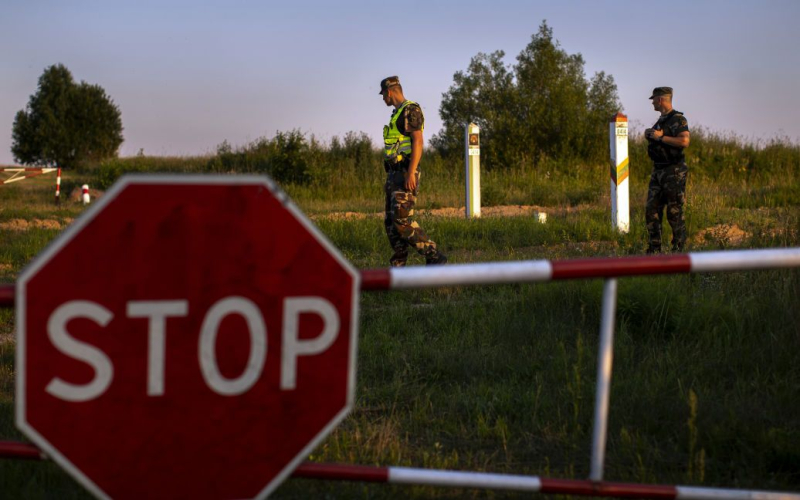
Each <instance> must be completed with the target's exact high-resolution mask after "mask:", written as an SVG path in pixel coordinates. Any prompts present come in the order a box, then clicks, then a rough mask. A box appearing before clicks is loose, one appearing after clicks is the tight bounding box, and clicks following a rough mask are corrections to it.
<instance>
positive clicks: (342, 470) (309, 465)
mask: <svg viewBox="0 0 800 500" xmlns="http://www.w3.org/2000/svg"><path fill="white" fill-rule="evenodd" d="M0 458H19V459H30V460H46V459H47V457H46V456H45V455H44V454H42V452H41V451H39V449H37V448H36V447H35V446H33V445H31V444H27V443H16V442H0ZM292 477H295V478H303V479H321V480H334V481H361V482H368V483H388V484H406V485H421V486H440V487H445V488H481V489H491V490H507V491H525V492H531V493H546V494H555V495H579V496H590V497H634V498H670V499H673V498H674V499H686V500H712V499H723V498H725V499H732V500H800V494H797V493H783V492H769V491H755V490H733V489H722V488H701V487H697V486H671V485H659V484H631V483H614V482H606V481H586V480H579V479H551V478H544V477H539V476H523V475H518V474H495V473H490V472H465V471H453V470H433V469H416V468H411V467H373V466H366V465H348V464H320V463H314V462H305V463H303V464H300V465H299V466H298V467H297V468H296V469H295V470H294V472H293V473H292Z"/></svg>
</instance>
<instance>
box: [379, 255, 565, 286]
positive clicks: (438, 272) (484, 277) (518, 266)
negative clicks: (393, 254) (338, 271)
mask: <svg viewBox="0 0 800 500" xmlns="http://www.w3.org/2000/svg"><path fill="white" fill-rule="evenodd" d="M552 275H553V266H552V264H550V262H549V261H546V260H532V261H518V262H488V263H485V264H453V265H449V266H414V267H403V268H392V269H391V271H390V276H391V284H390V288H391V289H393V290H398V289H403V288H425V287H438V286H459V285H488V284H497V283H522V282H526V281H549V280H550V278H551V277H552Z"/></svg>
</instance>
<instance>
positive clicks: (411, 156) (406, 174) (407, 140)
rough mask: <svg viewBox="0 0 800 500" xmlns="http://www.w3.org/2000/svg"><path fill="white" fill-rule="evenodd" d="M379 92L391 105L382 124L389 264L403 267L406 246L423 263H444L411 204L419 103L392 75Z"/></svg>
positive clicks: (419, 134) (420, 117) (419, 140)
mask: <svg viewBox="0 0 800 500" xmlns="http://www.w3.org/2000/svg"><path fill="white" fill-rule="evenodd" d="M380 94H381V96H382V97H383V102H384V103H385V104H386V105H387V106H394V111H392V115H391V120H390V121H389V125H386V126H384V127H383V147H384V155H383V168H384V170H386V184H385V186H384V191H385V193H386V207H385V214H384V227H385V229H386V235H387V236H388V237H389V244H390V245H391V246H392V250H394V254H393V255H392V257H391V258H390V259H389V263H390V264H391V265H392V267H403V266H405V265H406V261H407V260H408V247H409V246H412V247H414V248H415V249H416V250H417V252H418V253H419V254H420V255H422V256H424V257H425V263H426V264H427V265H434V264H444V263H446V262H447V257H446V256H445V255H444V254H443V253H442V252H440V251H439V249H438V248H437V246H436V243H435V242H433V241H432V240H430V239H428V235H427V234H425V231H424V230H423V229H422V228H421V227H419V224H417V223H416V222H415V221H412V220H411V217H412V216H413V215H414V205H415V204H416V202H417V193H418V188H419V176H420V172H419V162H420V159H422V141H423V140H422V131H423V128H424V123H425V118H424V116H423V115H422V109H421V108H420V106H419V104H417V103H415V102H413V101H409V100H406V98H405V96H403V87H401V86H400V79H399V78H398V77H396V76H390V77H388V78H384V79H383V80H382V81H381V91H380Z"/></svg>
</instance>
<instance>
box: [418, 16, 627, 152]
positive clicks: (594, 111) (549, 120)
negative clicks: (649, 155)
mask: <svg viewBox="0 0 800 500" xmlns="http://www.w3.org/2000/svg"><path fill="white" fill-rule="evenodd" d="M504 56H505V53H504V52H503V51H496V52H493V53H491V54H488V55H487V54H483V53H480V54H478V55H477V56H475V57H473V58H472V60H471V61H470V64H469V67H468V68H467V70H466V72H463V71H458V72H456V74H455V75H454V76H453V85H452V86H451V87H450V89H449V90H448V91H447V92H446V93H445V94H444V95H443V96H442V97H443V98H442V104H441V107H440V109H439V114H440V115H441V117H442V121H443V122H444V127H443V128H442V130H441V132H440V133H439V134H437V135H436V136H434V137H433V139H432V140H431V143H432V144H433V146H435V147H436V148H437V149H439V151H440V152H441V153H442V154H444V155H450V156H455V155H460V154H462V152H463V148H464V125H465V124H466V123H468V122H474V123H476V124H477V125H478V126H479V127H480V128H481V155H482V156H483V158H484V159H485V162H484V163H485V164H486V166H487V167H489V168H493V167H498V166H502V167H526V166H531V165H536V164H537V163H538V162H540V161H542V160H545V159H548V158H551V159H565V160H576V159H577V160H585V161H603V160H604V159H605V157H606V156H607V151H606V148H607V146H606V141H607V136H606V134H607V123H608V120H609V118H610V117H611V115H612V114H614V113H615V112H616V111H619V110H620V109H621V104H620V102H619V97H618V96H617V86H616V84H615V83H614V79H613V77H612V76H611V75H606V74H605V73H604V72H599V73H596V74H595V75H594V77H593V78H592V79H591V80H589V81H587V79H586V77H585V74H584V69H583V67H584V61H583V57H582V56H581V55H580V54H573V55H570V54H567V52H566V51H565V50H564V49H562V48H561V46H560V44H559V43H558V41H557V40H555V39H554V38H553V30H552V28H550V27H549V26H548V25H547V22H546V21H543V22H542V24H541V26H540V27H539V31H538V32H537V33H536V34H534V35H533V36H532V37H531V42H530V43H529V44H528V46H527V47H525V49H523V50H522V52H520V54H519V55H518V56H517V63H516V65H514V66H506V65H504V64H503V61H502V60H503V57H504Z"/></svg>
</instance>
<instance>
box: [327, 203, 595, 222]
mask: <svg viewBox="0 0 800 500" xmlns="http://www.w3.org/2000/svg"><path fill="white" fill-rule="evenodd" d="M588 207H589V205H579V206H575V207H557V208H555V207H541V206H539V205H502V206H495V207H481V217H520V216H531V217H535V216H536V215H537V214H538V213H547V214H565V213H572V212H580V211H581V210H583V209H586V208H588ZM416 211H417V213H419V214H420V215H427V216H434V217H451V218H461V217H464V214H465V209H464V207H457V208H456V207H449V208H430V209H427V208H424V207H423V208H417V210H416ZM381 217H383V212H373V213H363V212H331V213H328V214H319V215H312V216H311V219H312V220H318V219H326V220H347V219H353V220H360V219H366V218H381Z"/></svg>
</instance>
